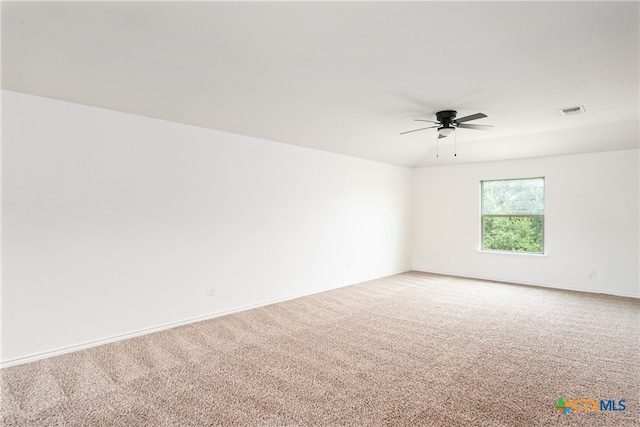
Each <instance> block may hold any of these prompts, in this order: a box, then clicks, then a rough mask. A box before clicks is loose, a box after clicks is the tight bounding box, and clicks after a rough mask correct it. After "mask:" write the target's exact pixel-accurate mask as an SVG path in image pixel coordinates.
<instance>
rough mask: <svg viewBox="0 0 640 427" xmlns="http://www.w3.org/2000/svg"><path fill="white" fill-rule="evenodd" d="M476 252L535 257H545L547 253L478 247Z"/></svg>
mask: <svg viewBox="0 0 640 427" xmlns="http://www.w3.org/2000/svg"><path fill="white" fill-rule="evenodd" d="M478 252H480V253H482V254H492V255H507V256H525V257H536V258H547V256H548V255H549V254H547V253H546V252H545V253H541V254H536V253H529V252H508V251H488V250H486V249H478Z"/></svg>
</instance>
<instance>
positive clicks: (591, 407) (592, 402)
mask: <svg viewBox="0 0 640 427" xmlns="http://www.w3.org/2000/svg"><path fill="white" fill-rule="evenodd" d="M554 408H556V410H558V411H562V412H564V414H565V415H567V414H568V413H569V412H571V411H574V412H596V411H624V410H626V409H627V405H626V400H624V399H619V400H605V399H600V400H596V399H576V400H573V401H572V400H564V399H563V398H562V397H560V398H559V399H558V403H556V405H555V406H554Z"/></svg>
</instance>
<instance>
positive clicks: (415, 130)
mask: <svg viewBox="0 0 640 427" xmlns="http://www.w3.org/2000/svg"><path fill="white" fill-rule="evenodd" d="M437 127H438V126H429V127H427V128H420V129H414V130H408V131H406V132H401V133H400V135H404V134H405V133H411V132H418V131H419V130H425V129H432V128H437Z"/></svg>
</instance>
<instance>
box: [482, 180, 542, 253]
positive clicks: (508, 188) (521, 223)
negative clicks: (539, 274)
mask: <svg viewBox="0 0 640 427" xmlns="http://www.w3.org/2000/svg"><path fill="white" fill-rule="evenodd" d="M480 187H481V195H482V196H481V197H482V199H481V200H482V207H481V221H482V245H481V247H482V249H483V250H491V251H508V252H527V253H543V252H544V178H525V179H504V180H497V181H481V182H480Z"/></svg>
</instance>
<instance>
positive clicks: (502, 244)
mask: <svg viewBox="0 0 640 427" xmlns="http://www.w3.org/2000/svg"><path fill="white" fill-rule="evenodd" d="M542 223H543V221H542V217H530V216H529V217H521V216H486V217H483V218H482V231H483V232H482V239H483V241H482V249H490V250H496V251H515V252H533V253H542V234H543V233H542Z"/></svg>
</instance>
